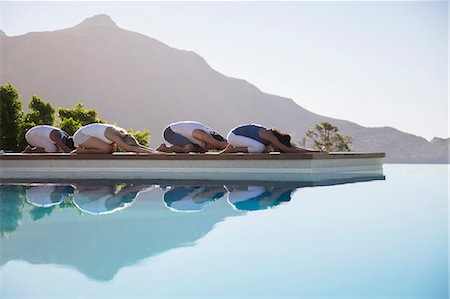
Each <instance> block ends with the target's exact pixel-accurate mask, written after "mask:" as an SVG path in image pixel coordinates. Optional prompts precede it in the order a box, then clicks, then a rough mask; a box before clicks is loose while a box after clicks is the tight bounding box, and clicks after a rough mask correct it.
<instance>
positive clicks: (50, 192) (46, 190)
mask: <svg viewBox="0 0 450 299" xmlns="http://www.w3.org/2000/svg"><path fill="white" fill-rule="evenodd" d="M70 193H73V187H72V186H63V185H53V184H43V185H33V186H30V187H29V188H28V189H27V191H26V193H25V196H26V199H27V202H28V203H30V204H32V205H34V206H37V207H40V208H48V207H51V206H55V205H58V204H60V203H62V202H63V201H64V198H65V197H66V196H67V195H68V194H70Z"/></svg>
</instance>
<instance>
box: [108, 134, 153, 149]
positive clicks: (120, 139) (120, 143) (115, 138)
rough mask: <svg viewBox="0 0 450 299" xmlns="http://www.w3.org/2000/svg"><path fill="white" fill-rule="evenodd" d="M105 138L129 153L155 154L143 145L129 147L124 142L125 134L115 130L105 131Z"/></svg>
mask: <svg viewBox="0 0 450 299" xmlns="http://www.w3.org/2000/svg"><path fill="white" fill-rule="evenodd" d="M105 137H106V138H108V139H109V140H111V141H112V142H114V143H116V144H117V146H118V147H120V148H121V149H122V150H124V151H127V152H135V153H145V154H148V153H153V152H154V151H153V150H152V149H150V148H148V147H145V146H143V145H129V144H128V143H126V142H125V141H124V140H123V134H122V133H120V132H119V131H118V130H116V129H114V128H107V129H106V131H105Z"/></svg>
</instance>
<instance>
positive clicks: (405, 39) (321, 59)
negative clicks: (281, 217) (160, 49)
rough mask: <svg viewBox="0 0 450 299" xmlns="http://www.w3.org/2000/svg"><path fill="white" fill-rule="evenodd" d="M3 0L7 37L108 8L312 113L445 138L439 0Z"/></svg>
mask: <svg viewBox="0 0 450 299" xmlns="http://www.w3.org/2000/svg"><path fill="white" fill-rule="evenodd" d="M0 3H1V10H2V11H1V13H2V17H1V22H2V24H1V28H2V30H3V31H4V32H5V33H6V34H7V35H9V36H14V35H21V34H24V33H27V32H30V31H50V30H55V29H61V28H65V27H70V26H74V25H76V24H77V23H79V22H81V21H82V20H83V19H85V18H87V17H90V16H93V15H95V14H108V15H109V16H111V17H112V18H113V20H114V21H115V22H116V24H117V25H118V26H119V27H122V28H124V29H128V30H132V31H137V32H140V33H143V34H145V35H148V36H151V37H153V38H156V39H158V40H160V41H162V42H164V43H166V44H168V45H170V46H172V47H175V48H180V49H188V50H193V51H195V52H197V53H198V54H199V55H201V56H202V57H204V58H205V59H206V61H207V62H208V63H209V64H210V65H211V66H212V67H213V68H214V69H216V70H217V71H219V72H221V73H223V74H225V75H228V76H232V77H237V78H242V79H245V80H247V81H249V82H250V83H253V84H255V85H256V86H257V87H258V88H260V89H261V90H263V91H265V92H267V93H271V94H276V95H280V96H285V97H289V98H292V99H294V100H295V101H296V102H297V103H299V104H300V105H301V106H303V107H304V108H306V109H308V110H311V111H313V112H315V113H318V114H322V115H326V116H330V117H335V118H341V119H347V120H350V121H354V122H357V123H359V124H361V125H364V126H392V127H395V128H398V129H400V130H402V131H406V132H409V133H413V134H416V135H420V136H423V137H425V138H427V139H430V138H432V137H433V136H439V137H448V136H449V120H448V116H449V104H448V12H449V9H448V3H447V2H445V1H443V2H433V1H423V2H419V1H416V2H403V1H401V2H357V1H353V2H340V1H333V2H38V1H36V2H13V1H6V2H5V1H0Z"/></svg>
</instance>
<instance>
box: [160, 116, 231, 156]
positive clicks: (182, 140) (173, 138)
mask: <svg viewBox="0 0 450 299" xmlns="http://www.w3.org/2000/svg"><path fill="white" fill-rule="evenodd" d="M163 137H164V139H165V140H166V141H167V142H168V143H170V144H172V145H171V146H167V145H166V144H165V143H163V144H161V145H160V146H159V147H158V148H157V150H158V151H161V152H174V153H188V152H205V151H208V150H222V149H224V148H225V147H226V146H227V145H228V143H227V141H226V140H225V138H223V137H222V136H221V135H220V134H219V133H217V132H215V131H214V130H212V129H211V128H208V127H207V126H205V125H203V124H201V123H199V122H196V121H180V122H176V123H172V124H170V125H168V126H167V127H166V128H165V129H164V133H163Z"/></svg>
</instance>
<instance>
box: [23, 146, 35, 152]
mask: <svg viewBox="0 0 450 299" xmlns="http://www.w3.org/2000/svg"><path fill="white" fill-rule="evenodd" d="M31 152H33V149H32V148H31V146H29V145H27V147H26V148H25V149H24V150H23V151H22V153H31Z"/></svg>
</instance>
